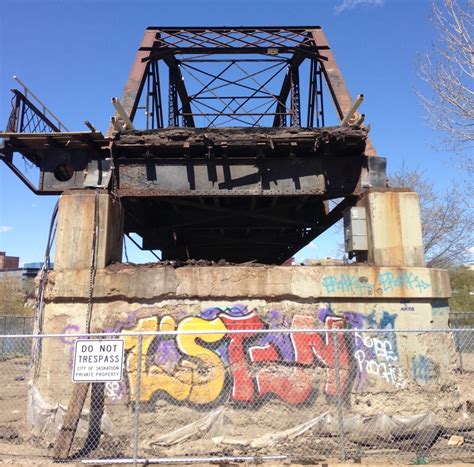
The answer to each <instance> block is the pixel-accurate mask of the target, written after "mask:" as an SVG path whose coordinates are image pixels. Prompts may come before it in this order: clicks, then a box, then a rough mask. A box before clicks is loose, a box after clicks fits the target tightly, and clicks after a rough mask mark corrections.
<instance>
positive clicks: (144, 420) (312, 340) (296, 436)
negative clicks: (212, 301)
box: [0, 317, 474, 464]
mask: <svg viewBox="0 0 474 467" xmlns="http://www.w3.org/2000/svg"><path fill="white" fill-rule="evenodd" d="M167 319H168V321H169V322H168V321H166V320H167ZM192 319H193V318H186V320H190V321H189V323H188V324H189V326H191V325H193V324H195V323H192V322H191V321H192ZM171 320H172V318H170V317H165V318H161V321H160V322H159V323H158V320H157V318H144V319H141V320H139V322H138V323H135V324H137V326H136V327H135V328H134V329H138V330H140V332H131V331H130V330H124V331H123V332H120V333H111V334H87V335H86V334H69V333H65V334H50V335H46V334H45V335H41V336H31V335H30V336H27V335H17V336H11V335H10V336H0V342H1V341H2V340H3V339H10V340H11V339H15V343H16V344H15V345H16V347H15V348H16V352H13V353H12V354H11V357H10V358H6V359H3V360H0V374H2V378H1V379H0V431H1V430H2V429H4V430H5V429H6V427H7V426H8V430H10V432H12V430H13V434H12V443H16V444H18V442H19V440H21V443H22V449H23V448H24V452H25V456H28V450H29V449H30V450H31V452H33V451H34V452H35V453H36V454H35V455H38V451H39V450H41V449H43V451H42V452H43V455H44V459H45V460H48V459H49V460H51V459H53V458H55V457H56V460H60V461H71V460H75V461H80V462H83V463H91V464H101V463H102V464H107V463H110V464H112V463H126V462H135V463H189V462H231V461H235V462H238V461H242V462H243V461H252V460H253V461H259V462H261V461H267V460H268V461H272V462H275V461H282V460H286V461H292V462H305V463H308V462H312V463H318V462H321V461H323V460H327V459H334V458H338V459H340V460H350V459H352V460H354V461H356V462H360V461H361V459H365V460H369V461H371V462H377V461H380V462H383V461H391V460H392V461H393V460H395V459H396V461H397V462H399V463H418V464H421V463H427V462H442V461H447V460H448V459H449V461H452V460H453V459H456V460H458V461H459V462H472V461H474V419H473V417H474V405H473V399H474V396H473V392H472V380H473V376H474V345H473V343H474V331H473V330H472V329H470V330H469V329H442V330H440V329H438V330H422V329H411V330H399V329H391V328H385V329H357V328H355V329H342V328H340V326H341V325H342V323H341V322H340V321H338V320H337V319H336V318H334V319H333V318H328V319H327V320H326V323H325V326H326V327H325V328H324V329H287V328H278V329H246V326H242V323H241V322H240V321H239V320H238V319H235V320H234V321H232V320H228V321H225V320H224V319H221V318H218V319H213V320H208V323H206V324H207V325H206V327H205V328H203V329H199V330H196V328H194V330H189V329H193V328H190V327H186V323H185V325H182V326H181V324H182V323H184V322H185V320H183V322H182V323H180V326H179V327H178V329H179V330H178V331H167V329H173V326H172V324H173V323H172V322H171ZM158 324H159V326H160V327H158ZM201 324H202V323H201ZM239 327H240V328H239ZM157 328H160V329H164V331H162V332H153V330H154V329H157ZM77 329H78V328H77V327H74V326H71V327H70V328H69V330H70V331H73V332H76V331H77ZM32 339H33V345H31V340H32ZM105 339H113V341H112V342H116V341H123V346H124V360H123V371H122V376H121V378H120V379H119V380H117V381H108V382H93V383H91V384H89V383H74V382H73V373H74V375H75V377H76V378H77V377H78V374H79V373H80V371H83V372H85V373H83V375H84V374H86V375H87V372H89V371H92V367H93V366H94V364H93V363H94V362H93V360H94V358H93V357H94V355H102V356H103V358H105V356H107V355H109V358H111V357H110V356H111V355H112V354H110V353H107V352H108V351H107V350H106V346H105V344H106V343H107V342H104V340H105ZM459 339H461V340H462V346H461V347H462V348H463V349H465V352H464V353H463V369H462V371H460V366H459V360H458V358H457V352H456V341H457V340H459ZM78 340H81V342H82V343H84V342H83V341H84V340H86V344H85V345H87V344H88V343H91V344H92V343H93V342H94V341H95V340H100V342H99V344H101V343H103V344H104V346H103V348H104V352H105V353H103V354H100V353H99V354H97V353H96V354H90V356H91V359H89V357H87V358H84V359H82V360H81V359H80V358H79V356H80V354H79V353H77V352H75V348H76V345H79V344H80V343H77V341H78ZM27 351H28V352H29V351H31V354H29V356H25V354H26V353H27ZM30 355H31V356H30ZM89 363H90V365H89ZM81 365H82V367H81ZM101 365H102V366H101V367H100V368H101V369H100V370H97V367H96V370H97V371H103V372H105V373H107V372H108V374H109V375H110V374H112V373H113V372H114V371H117V368H116V366H117V362H115V361H104V360H103V359H102V362H101ZM78 371H79V373H78ZM105 373H104V374H105ZM119 373H120V372H119ZM104 377H105V376H104ZM79 394H81V396H80V397H79V396H78V395H79ZM12 414H15V415H14V416H13V419H12ZM74 417H76V418H74ZM66 425H67V426H66ZM65 426H66V430H65V431H67V432H68V433H71V432H72V433H73V434H74V436H73V437H71V438H70V439H69V445H68V446H66V447H65V446H64V445H61V446H58V444H59V443H62V444H64V437H63V438H62V439H61V437H60V436H58V435H59V433H60V429H61V427H65ZM71 427H73V428H72V429H71ZM63 431H64V430H63ZM63 434H64V433H63ZM60 439H61V441H60ZM4 441H5V440H4ZM7 441H8V440H7ZM47 446H53V448H52V449H51V448H50V449H49V450H48V448H47ZM59 452H62V454H64V453H65V452H66V453H67V454H66V455H61V456H59V455H58V453H59ZM6 460H8V459H6ZM10 460H11V459H10ZM0 461H5V458H4V456H3V455H2V453H1V452H0Z"/></svg>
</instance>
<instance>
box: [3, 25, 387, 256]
mask: <svg viewBox="0 0 474 467" xmlns="http://www.w3.org/2000/svg"><path fill="white" fill-rule="evenodd" d="M328 99H329V101H331V102H329V105H328V103H327V102H326V101H327V100H328ZM113 103H114V106H115V108H116V114H115V115H114V116H113V117H112V118H111V122H110V126H109V129H108V132H107V134H106V135H105V136H104V135H103V134H102V133H101V132H100V131H97V130H96V129H95V127H94V126H93V125H91V124H90V123H89V122H87V126H88V127H89V130H90V131H78V132H71V131H68V130H66V129H65V127H64V125H63V124H62V123H61V122H60V121H59V120H58V119H57V118H56V117H55V116H54V115H53V114H51V112H49V111H48V110H47V108H46V107H45V106H44V105H42V103H41V102H39V103H38V101H37V100H36V99H35V98H34V96H32V95H31V93H28V89H27V88H25V89H24V90H23V91H20V90H18V89H15V90H13V97H12V111H11V114H10V118H9V120H8V124H7V128H6V131H5V132H4V133H0V138H3V147H2V148H1V149H0V153H1V158H2V160H3V161H4V162H5V163H6V164H7V165H8V166H9V167H10V169H11V170H13V171H14V172H15V174H16V175H17V176H18V177H19V178H20V179H21V180H22V181H23V182H24V183H26V184H27V185H28V186H29V188H31V189H32V190H33V191H34V192H35V193H37V194H42V195H47V194H49V195H57V194H60V193H62V192H64V191H66V190H72V189H94V188H95V189H97V188H98V187H99V188H101V189H104V190H110V191H111V192H114V193H115V194H116V195H117V196H118V197H120V199H121V202H122V205H123V208H124V214H125V221H124V232H125V233H126V234H131V233H136V234H138V235H139V236H140V237H141V238H142V244H141V245H140V246H141V247H142V248H143V249H158V250H161V252H162V258H163V259H180V260H183V259H188V258H193V259H207V260H219V259H225V260H227V261H230V262H237V263H242V262H248V261H257V262H260V263H268V264H281V263H283V262H284V261H285V260H287V259H288V258H289V257H291V256H292V255H294V254H295V253H296V252H297V251H298V250H299V249H301V248H302V247H304V246H305V245H307V244H308V243H309V242H310V241H312V240H313V239H314V238H316V237H317V236H318V235H320V234H321V233H322V232H324V231H325V230H326V229H328V228H329V227H330V226H332V225H333V224H334V223H335V222H337V221H338V220H339V219H340V218H341V216H342V214H343V211H344V210H345V209H346V208H347V207H349V206H351V205H353V204H354V203H355V202H356V201H357V199H358V196H359V195H360V194H361V193H362V191H363V190H365V189H366V188H368V187H372V186H385V159H384V158H381V157H377V154H376V152H375V149H374V147H373V145H372V143H371V142H370V139H369V138H368V134H367V129H366V128H365V127H363V124H362V120H363V119H362V118H360V115H359V114H354V115H352V114H351V112H352V111H353V110H354V106H353V100H352V99H351V96H350V94H349V92H348V90H347V88H346V85H345V83H344V80H343V78H342V75H341V72H340V70H339V68H338V66H337V64H336V61H335V58H334V55H333V53H332V50H331V49H330V47H329V45H328V43H327V40H326V37H325V35H324V33H323V30H322V29H321V28H320V27H318V26H308V27H306V26H305V27H303V26H301V27H276V26H274V27H239V28H233V27H232V28H227V27H149V28H147V29H146V31H145V34H144V37H143V40H142V42H141V44H140V47H139V49H138V51H137V54H136V57H135V60H134V62H133V65H132V68H131V70H130V74H129V76H128V79H127V81H126V84H125V87H124V90H123V93H122V96H121V97H120V98H119V99H113ZM348 117H352V118H348ZM331 119H332V120H333V122H332V123H331V124H329V125H328V122H329V121H331ZM341 121H342V122H343V124H342V125H341ZM15 154H18V155H20V156H22V157H23V158H25V159H26V160H27V161H29V162H30V163H32V164H34V165H35V166H37V167H38V168H39V173H40V180H39V183H36V184H34V183H32V182H31V181H30V180H29V179H28V178H27V177H26V176H25V174H24V172H23V171H22V170H21V169H20V168H19V165H18V164H16V163H15V159H14V155H15Z"/></svg>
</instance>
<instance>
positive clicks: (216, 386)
mask: <svg viewBox="0 0 474 467" xmlns="http://www.w3.org/2000/svg"><path fill="white" fill-rule="evenodd" d="M199 330H201V331H202V330H208V331H220V332H216V333H215V334H214V333H213V334H179V335H178V336H177V338H176V343H177V344H178V348H179V350H181V351H182V352H183V353H185V354H186V355H189V356H191V357H196V359H197V365H196V367H195V369H194V372H193V387H192V389H191V394H190V396H189V400H190V401H192V402H195V403H197V404H205V403H206V402H211V401H214V400H216V399H217V397H219V394H220V393H221V391H222V389H223V387H224V378H225V369H224V365H223V363H222V361H221V359H220V358H219V356H218V355H216V354H215V353H214V352H213V351H212V350H209V349H206V348H205V347H202V346H200V345H199V344H198V343H197V342H196V340H197V339H201V340H203V341H204V342H209V343H212V342H218V341H220V340H221V339H222V338H223V337H224V336H225V333H226V331H227V328H226V326H225V324H224V323H223V321H222V320H221V319H220V318H215V319H213V320H212V321H207V320H205V319H202V318H198V317H195V316H191V317H189V318H185V319H183V321H181V322H180V323H179V325H178V331H199Z"/></svg>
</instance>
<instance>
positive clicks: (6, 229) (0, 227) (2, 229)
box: [0, 225, 13, 233]
mask: <svg viewBox="0 0 474 467" xmlns="http://www.w3.org/2000/svg"><path fill="white" fill-rule="evenodd" d="M12 230H13V227H11V226H10V225H0V233H7V232H11V231H12Z"/></svg>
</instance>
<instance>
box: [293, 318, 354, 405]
mask: <svg viewBox="0 0 474 467" xmlns="http://www.w3.org/2000/svg"><path fill="white" fill-rule="evenodd" d="M291 326H292V327H293V328H299V329H309V328H312V327H314V324H313V318H312V317H310V316H302V315H295V316H294V318H293V323H292V325H291ZM343 327H344V320H343V318H339V317H328V318H327V319H326V328H327V329H332V328H338V329H340V328H343ZM291 338H292V340H293V344H294V347H295V361H296V362H297V363H301V364H303V365H313V364H314V357H315V356H316V357H317V358H318V359H319V360H320V361H321V362H322V363H324V365H325V366H326V367H327V372H326V384H325V388H324V392H325V393H326V394H328V395H330V396H336V395H337V388H336V369H335V351H334V340H333V339H334V338H333V335H332V334H330V333H326V336H325V338H323V337H322V335H321V334H319V333H316V332H311V333H293V334H292V335H291ZM336 345H337V349H338V359H339V378H340V383H341V391H342V394H345V390H346V388H347V382H348V379H349V351H348V349H347V344H346V341H345V339H344V336H343V335H342V334H341V333H337V334H336Z"/></svg>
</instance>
